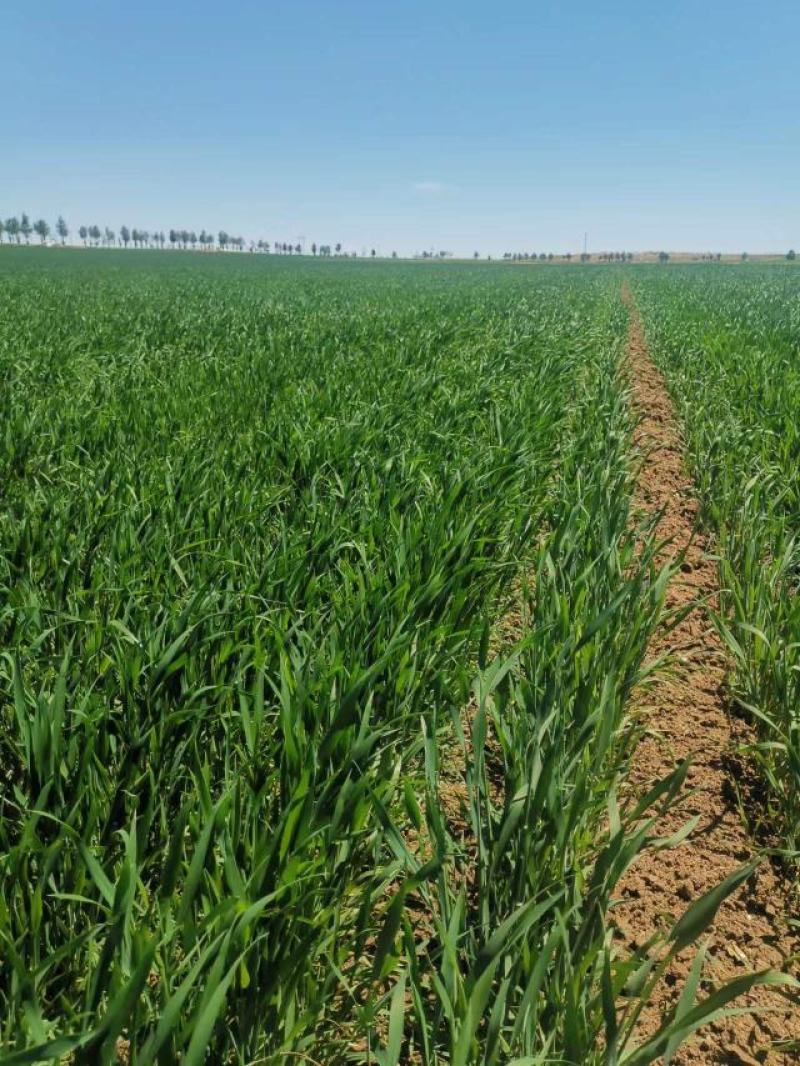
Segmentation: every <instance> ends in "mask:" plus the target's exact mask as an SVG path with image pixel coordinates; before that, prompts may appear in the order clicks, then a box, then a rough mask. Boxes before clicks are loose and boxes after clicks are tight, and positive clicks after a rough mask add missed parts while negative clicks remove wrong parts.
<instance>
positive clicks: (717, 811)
mask: <svg viewBox="0 0 800 1066" xmlns="http://www.w3.org/2000/svg"><path fill="white" fill-rule="evenodd" d="M623 300H624V302H625V303H626V305H627V306H628V308H629V312H630V327H629V347H628V371H629V374H630V384H631V390H632V402H633V405H634V408H635V410H636V412H637V414H638V416H639V418H640V422H639V425H638V428H637V430H636V432H635V434H634V442H635V445H636V447H637V449H638V450H639V451H640V453H641V454H642V456H643V465H642V469H641V473H640V475H639V478H638V482H637V487H636V491H635V496H634V503H635V507H636V509H637V510H638V511H639V512H640V513H641V512H645V513H650V514H655V513H657V512H659V511H660V510H661V509H662V508H663V509H664V515H663V517H662V519H661V522H660V525H659V527H658V532H659V536H660V537H661V538H665V537H669V538H672V542H671V544H670V545H669V547H668V548H667V550H666V553H665V554H666V555H672V556H676V555H678V554H679V553H680V552H681V551H682V550H683V549H684V548H686V549H687V550H686V558H685V561H684V562H683V564H682V568H681V571H680V572H679V573H678V574H677V575H676V576H675V577H674V578H673V580H672V582H671V584H670V587H669V589H668V592H667V602H666V608H667V610H668V611H669V610H671V609H675V608H679V607H681V606H683V605H686V604H687V603H689V602H690V601H691V602H696V603H697V606H696V607H695V609H694V610H692V612H691V613H690V614H689V615H688V616H687V617H686V618H685V619H684V620H683V621H682V622H680V623H679V624H678V625H677V627H676V628H674V629H672V630H671V631H669V630H668V629H667V627H666V625H664V624H663V623H662V625H661V627H660V628H659V629H658V630H657V631H656V633H655V634H654V637H653V639H652V641H651V643H650V647H649V649H648V660H652V659H654V658H656V657H658V656H661V655H664V654H665V653H670V654H671V655H674V656H675V660H674V663H675V665H674V667H673V669H671V670H670V671H669V672H661V674H660V675H659V676H658V678H657V679H656V680H655V681H654V682H653V683H651V685H650V686H648V687H647V688H643V689H642V690H641V691H639V692H638V693H637V694H636V696H635V699H634V710H635V711H636V712H638V713H640V714H641V715H643V716H644V721H645V724H646V726H647V729H648V733H647V734H646V735H645V736H644V737H643V739H642V741H641V742H640V744H639V745H638V748H637V750H636V752H635V754H634V757H633V762H632V768H631V776H630V784H631V787H632V789H633V791H634V793H635V794H637V795H638V794H641V793H643V792H644V791H645V789H646V788H647V787H648V785H649V784H651V783H652V782H654V781H655V780H657V779H658V778H661V777H663V776H664V775H665V774H666V773H668V772H669V770H670V769H672V768H673V767H674V765H675V763H676V762H677V761H679V760H681V759H683V758H685V757H686V756H688V755H691V756H692V757H693V760H694V761H693V765H692V767H691V769H690V770H689V775H688V779H687V784H686V787H685V788H684V792H683V795H682V797H681V799H680V800H679V801H678V803H677V804H676V806H675V808H674V809H673V810H672V811H671V812H670V813H669V815H667V816H666V817H665V818H664V819H663V824H660V825H659V827H658V830H659V832H660V833H664V834H667V833H671V832H674V831H675V830H676V829H677V828H678V827H679V826H680V825H682V824H684V823H685V822H687V821H688V820H689V819H690V818H691V817H693V816H695V815H699V817H700V821H699V824H698V826H697V828H696V829H695V831H694V832H693V833H692V835H691V836H690V837H689V838H688V839H687V841H686V842H685V843H684V844H683V845H681V846H680V847H678V848H676V849H674V850H672V851H669V852H663V853H662V854H661V855H659V856H658V857H657V859H656V860H653V859H652V858H649V859H648V858H647V857H644V858H642V859H640V860H639V861H638V862H637V863H636V864H635V865H634V866H633V867H632V869H631V870H630V871H629V872H628V874H627V875H626V877H625V879H624V881H623V883H622V885H621V903H620V906H619V908H618V909H615V911H614V915H615V922H616V925H617V926H618V930H619V934H620V936H621V938H622V940H623V942H624V943H625V944H626V945H627V946H628V947H631V948H632V947H634V946H637V945H641V944H643V943H644V942H645V941H646V940H647V939H648V937H649V936H650V935H651V934H652V933H653V932H654V931H655V930H656V929H657V928H659V927H661V928H666V927H667V926H668V925H670V924H671V923H672V920H673V919H674V918H676V917H677V916H679V915H680V914H681V913H683V911H684V910H685V909H686V906H687V902H688V901H689V900H693V899H696V898H697V897H698V896H700V895H702V894H703V893H704V892H706V891H708V890H709V889H710V888H712V887H713V886H714V885H715V884H717V883H718V882H719V881H721V880H722V879H723V878H724V877H726V876H727V875H728V874H729V873H731V872H732V871H733V870H734V869H736V868H737V867H739V866H740V865H742V863H744V862H745V861H746V860H747V859H748V858H750V856H751V855H752V853H753V845H752V842H751V840H750V839H749V837H748V834H747V832H746V830H745V828H744V827H743V825H742V821H741V818H740V816H739V814H738V812H737V810H736V800H735V789H734V784H733V782H734V781H735V780H736V779H737V778H741V776H742V775H743V774H744V773H745V772H746V767H745V766H744V765H743V764H742V763H740V762H737V759H736V757H735V755H734V752H733V748H734V746H735V743H736V741H737V740H741V739H744V738H745V737H747V735H748V734H747V728H748V727H747V726H746V725H744V724H743V723H740V722H738V721H736V720H734V719H732V718H730V717H729V715H728V713H727V708H726V701H725V688H724V682H725V673H726V662H725V656H724V653H723V648H722V645H721V642H720V640H719V637H718V636H717V634H716V632H715V631H714V629H713V628H712V625H711V622H710V619H709V617H708V614H707V612H706V611H705V610H704V608H703V606H702V604H703V602H710V603H713V602H714V597H715V595H716V593H717V591H718V586H717V569H716V564H715V563H714V561H713V560H712V559H709V558H708V555H707V552H708V550H709V545H708V543H707V541H706V540H704V538H703V537H702V536H700V535H695V536H694V537H693V535H692V534H693V528H694V523H695V519H696V515H697V503H696V500H695V496H694V491H693V486H692V482H691V479H690V477H689V475H688V474H687V472H686V468H685V464H684V456H683V444H682V439H681V434H680V430H679V427H678V423H677V420H676V417H675V412H674V410H673V407H672V403H671V401H670V398H669V395H668V393H667V389H666V387H665V384H664V381H663V379H662V377H661V375H660V373H659V372H658V370H657V369H656V368H655V366H654V365H653V363H652V361H651V359H650V356H649V354H648V350H647V343H646V340H645V336H644V331H643V329H642V325H641V321H640V319H639V315H638V312H637V310H636V307H635V304H634V301H633V297H632V295H631V293H630V291H629V290H628V289H627V287H625V289H624V290H623ZM687 546H688V547H687ZM790 906H791V904H790V902H789V899H788V892H787V888H786V886H785V885H784V884H783V883H782V882H781V880H780V879H779V877H778V876H777V875H776V873H775V871H774V870H773V868H772V867H771V866H770V864H769V863H768V862H764V863H762V865H761V866H760V867H759V869H758V871H757V873H756V874H755V875H754V876H753V878H751V880H750V882H748V884H747V885H745V886H744V887H743V888H742V889H740V890H739V892H738V893H737V894H736V895H735V896H734V897H732V898H731V899H729V900H728V901H726V903H725V904H723V906H722V908H721V909H720V912H719V914H718V916H717V920H716V922H715V924H714V927H713V929H712V931H711V934H710V944H709V952H708V958H707V962H706V968H705V974H704V976H705V978H706V979H707V983H705V984H704V986H703V993H704V994H705V993H707V992H708V991H709V990H710V988H711V987H712V986H713V985H714V984H717V983H719V982H721V981H724V980H726V979H728V978H731V977H734V976H740V975H742V974H744V973H746V972H748V971H752V970H757V969H763V968H766V967H768V966H774V967H778V968H782V967H783V966H784V959H785V958H786V957H787V956H789V955H790V954H792V953H793V952H794V951H796V950H797V944H796V941H794V940H793V938H792V937H791V936H790V935H789V933H788V932H787V927H786V924H785V916H786V915H787V914H790V913H791V911H790V909H789V908H790ZM690 960H691V953H687V954H686V957H681V958H679V959H678V960H677V962H676V964H675V967H674V972H672V973H670V974H668V975H667V978H666V980H665V982H664V983H663V985H662V987H661V988H660V989H659V992H658V996H657V997H656V1002H655V1003H654V1004H653V1007H652V1008H651V1009H649V1010H648V1012H647V1013H646V1014H645V1015H644V1019H643V1035H644V1033H646V1032H649V1031H652V1030H653V1029H654V1028H655V1026H656V1023H657V1021H658V1017H659V1015H660V1014H661V1013H662V1012H663V1011H666V1010H668V1009H669V1007H670V1006H671V1004H672V1003H674V1001H675V1000H676V999H677V997H678V995H679V993H680V988H681V986H682V983H683V978H684V977H685V975H686V973H687V972H688V968H689V963H690ZM745 1004H755V1005H758V1006H760V1007H767V1008H770V1012H769V1013H768V1014H764V1015H760V1016H756V1017H754V1016H748V1015H744V1016H741V1017H736V1018H731V1019H725V1020H722V1021H720V1022H716V1023H712V1025H711V1026H709V1027H708V1028H706V1029H704V1030H702V1031H701V1032H700V1033H698V1034H697V1035H695V1036H694V1037H693V1038H692V1040H690V1041H689V1042H688V1043H687V1044H686V1045H685V1046H684V1047H683V1048H682V1049H681V1051H680V1052H679V1053H678V1055H677V1056H676V1057H675V1059H674V1060H673V1061H674V1062H676V1063H681V1064H683V1066H689V1064H691V1066H695V1064H699V1063H704V1064H705V1063H763V1062H767V1063H770V1064H774V1066H778V1064H779V1063H780V1064H782V1063H790V1062H791V1063H797V1062H800V1055H798V1053H788V1052H776V1051H769V1052H768V1051H767V1050H766V1048H767V1047H768V1046H769V1045H770V1044H772V1043H774V1042H775V1041H776V1040H786V1039H791V1038H794V1039H797V1038H798V1036H800V1016H798V1014H796V1013H795V1014H792V1013H791V1012H790V1011H789V1009H788V1007H787V1003H786V1000H785V999H783V998H782V997H781V996H780V995H779V994H778V993H777V992H775V991H774V990H765V989H756V990H755V991H754V992H753V993H752V994H750V995H749V996H747V997H746V998H745V999H744V1000H743V1002H737V1004H736V1005H737V1006H740V1005H745Z"/></svg>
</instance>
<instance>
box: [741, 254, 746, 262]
mask: <svg viewBox="0 0 800 1066" xmlns="http://www.w3.org/2000/svg"><path fill="white" fill-rule="evenodd" d="M746 261H747V252H742V262H743V263H744V262H746Z"/></svg>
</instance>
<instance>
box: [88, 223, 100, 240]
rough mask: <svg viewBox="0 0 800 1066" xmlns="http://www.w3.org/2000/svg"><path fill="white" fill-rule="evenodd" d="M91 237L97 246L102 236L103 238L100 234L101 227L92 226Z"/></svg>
mask: <svg viewBox="0 0 800 1066" xmlns="http://www.w3.org/2000/svg"><path fill="white" fill-rule="evenodd" d="M89 236H90V237H91V239H92V240H93V241H94V243H95V244H97V243H98V241H99V240H100V238H101V236H102V234H101V233H100V227H99V226H90V227H89Z"/></svg>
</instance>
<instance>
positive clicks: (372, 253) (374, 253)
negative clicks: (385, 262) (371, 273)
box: [369, 248, 377, 259]
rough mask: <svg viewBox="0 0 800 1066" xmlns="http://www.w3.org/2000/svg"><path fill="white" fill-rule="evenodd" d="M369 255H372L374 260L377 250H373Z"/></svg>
mask: <svg viewBox="0 0 800 1066" xmlns="http://www.w3.org/2000/svg"><path fill="white" fill-rule="evenodd" d="M369 254H370V255H371V256H372V258H373V259H374V258H375V255H376V254H377V253H376V252H375V249H374V248H373V249H372V251H371V252H370V253H369Z"/></svg>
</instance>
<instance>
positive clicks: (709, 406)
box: [637, 267, 800, 858]
mask: <svg viewBox="0 0 800 1066" xmlns="http://www.w3.org/2000/svg"><path fill="white" fill-rule="evenodd" d="M639 281H640V284H639V286H638V290H637V295H638V298H639V301H640V304H641V307H642V310H643V312H644V317H645V323H646V327H647V334H648V338H649V341H650V344H651V347H652V351H653V355H654V357H655V358H656V360H657V361H658V362H659V364H660V365H661V367H662V368H663V370H664V372H665V373H666V376H667V380H668V383H669V386H670V389H671V390H672V393H673V395H674V397H675V399H676V402H677V405H678V408H679V412H680V415H681V418H682V422H683V426H684V432H685V436H686V443H687V451H688V455H689V458H690V462H691V466H692V471H693V474H694V477H695V480H696V483H697V485H698V488H699V493H700V499H701V502H702V505H703V518H704V520H705V522H706V523H707V524H708V525H709V526H710V527H711V528H712V529H714V530H715V531H716V532H717V534H718V553H719V558H720V577H721V586H722V595H721V601H720V608H719V624H720V627H721V631H722V633H723V636H724V638H725V640H726V643H727V646H728V648H729V650H730V652H731V654H732V657H733V662H734V674H733V677H732V687H733V695H734V698H735V700H736V701H737V703H738V704H739V706H740V707H741V708H742V709H744V710H745V711H746V712H747V714H748V715H749V717H750V719H751V720H752V722H753V724H754V726H755V730H756V734H757V735H756V738H755V740H754V741H753V743H752V744H749V745H748V751H749V754H750V755H751V756H752V758H753V760H754V761H755V763H756V765H757V766H758V768H759V770H760V773H761V776H762V780H763V783H764V785H765V786H766V787H765V789H764V790H763V793H764V794H763V799H761V800H755V799H754V798H752V797H751V798H750V799H749V800H748V803H747V808H748V809H747V813H748V815H749V816H750V818H751V819H752V820H753V822H755V823H756V824H759V823H761V824H762V825H764V824H765V827H766V828H768V830H769V831H770V832H771V833H773V834H777V838H778V841H777V842H778V846H780V847H782V848H784V849H785V851H786V853H787V855H788V856H790V857H793V858H796V857H797V853H798V850H799V849H800V598H798V587H800V540H798V532H800V420H799V419H798V412H800V274H798V272H797V271H796V270H794V269H792V268H791V267H787V268H784V269H773V270H770V269H761V270H758V269H756V268H754V269H753V270H752V271H751V270H748V271H747V272H743V271H728V272H724V273H717V272H714V271H705V270H700V271H698V270H696V269H693V270H686V271H683V272H681V271H672V272H670V275H669V277H655V276H654V275H652V274H650V275H649V277H647V276H645V279H644V280H642V278H640V279H639Z"/></svg>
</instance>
